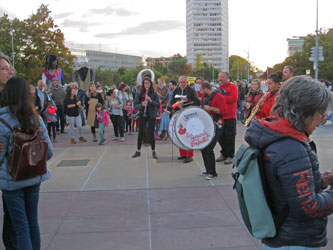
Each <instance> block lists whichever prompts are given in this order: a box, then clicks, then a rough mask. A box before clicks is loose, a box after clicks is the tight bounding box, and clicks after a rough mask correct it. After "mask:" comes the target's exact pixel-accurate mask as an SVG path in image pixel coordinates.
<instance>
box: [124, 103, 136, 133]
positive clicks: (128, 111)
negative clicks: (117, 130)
mask: <svg viewBox="0 0 333 250" xmlns="http://www.w3.org/2000/svg"><path fill="white" fill-rule="evenodd" d="M124 110H125V111H126V117H125V112H124V118H125V122H126V127H125V128H126V132H128V134H129V135H131V134H132V133H131V132H132V115H133V112H134V107H133V105H132V101H131V100H128V101H127V103H126V106H125V107H124Z"/></svg>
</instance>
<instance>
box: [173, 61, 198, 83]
mask: <svg viewBox="0 0 333 250" xmlns="http://www.w3.org/2000/svg"><path fill="white" fill-rule="evenodd" d="M168 70H169V71H168V76H169V77H170V78H171V79H176V78H177V77H179V76H181V75H188V74H190V73H192V72H193V69H192V66H191V65H189V64H187V59H186V58H174V59H173V60H172V61H171V63H170V64H169V65H168Z"/></svg>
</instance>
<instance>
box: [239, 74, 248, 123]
mask: <svg viewBox="0 0 333 250" xmlns="http://www.w3.org/2000/svg"><path fill="white" fill-rule="evenodd" d="M248 92H249V87H248V86H247V82H246V80H242V81H241V84H240V85H239V86H238V103H237V120H239V119H240V114H241V113H242V111H243V110H244V105H243V104H244V103H245V102H246V98H247V94H248Z"/></svg>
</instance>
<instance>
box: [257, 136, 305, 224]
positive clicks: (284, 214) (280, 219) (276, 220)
mask: <svg viewBox="0 0 333 250" xmlns="http://www.w3.org/2000/svg"><path fill="white" fill-rule="evenodd" d="M287 139H289V140H294V141H298V140H297V139H295V138H293V137H290V136H288V137H282V138H279V139H278V140H276V141H273V142H271V143H269V144H267V145H266V146H265V147H264V148H262V149H261V150H260V156H259V158H258V160H259V161H260V162H259V172H260V175H261V181H263V187H264V193H265V196H266V197H267V198H268V197H269V193H268V185H267V180H266V178H265V169H264V167H263V166H264V162H265V159H264V156H265V151H266V149H267V148H268V146H270V145H271V144H273V143H275V142H278V141H283V140H287ZM298 142H299V141H298ZM302 145H303V146H304V144H303V143H302ZM267 204H268V206H269V207H270V208H271V211H272V203H271V201H270V199H269V198H268V199H267ZM288 214H289V208H288V204H286V205H285V206H284V207H283V209H282V211H281V212H280V213H279V214H276V213H274V214H273V213H272V215H273V219H274V223H275V226H276V229H279V228H280V226H281V225H282V223H283V222H284V221H285V219H286V218H287V216H288Z"/></svg>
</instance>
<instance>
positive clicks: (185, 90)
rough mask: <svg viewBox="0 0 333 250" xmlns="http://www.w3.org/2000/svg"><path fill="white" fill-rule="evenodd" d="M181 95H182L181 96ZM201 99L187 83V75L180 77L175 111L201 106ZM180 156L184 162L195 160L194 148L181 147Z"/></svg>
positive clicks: (175, 93)
mask: <svg viewBox="0 0 333 250" xmlns="http://www.w3.org/2000/svg"><path fill="white" fill-rule="evenodd" d="M179 96H180V97H179ZM199 105H200V100H199V98H198V96H197V93H196V91H195V90H194V89H192V88H190V86H188V85H187V78H186V76H180V77H179V86H178V87H177V88H176V89H175V90H174V91H173V94H172V99H171V106H172V107H173V108H174V110H175V111H178V110H181V109H182V108H186V107H190V106H199ZM179 153H180V157H178V160H183V162H184V163H189V162H191V161H193V150H183V149H179Z"/></svg>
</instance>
